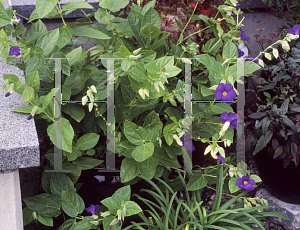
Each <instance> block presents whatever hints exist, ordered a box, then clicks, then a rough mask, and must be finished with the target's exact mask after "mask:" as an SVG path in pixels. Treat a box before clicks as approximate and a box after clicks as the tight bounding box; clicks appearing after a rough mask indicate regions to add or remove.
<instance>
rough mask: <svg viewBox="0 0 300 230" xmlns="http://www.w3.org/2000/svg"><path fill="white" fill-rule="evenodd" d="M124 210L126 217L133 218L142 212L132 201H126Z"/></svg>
mask: <svg viewBox="0 0 300 230" xmlns="http://www.w3.org/2000/svg"><path fill="white" fill-rule="evenodd" d="M125 208H126V216H133V215H135V214H138V213H139V212H141V211H143V210H142V209H141V207H140V206H139V205H138V204H137V203H135V202H134V201H126V202H125Z"/></svg>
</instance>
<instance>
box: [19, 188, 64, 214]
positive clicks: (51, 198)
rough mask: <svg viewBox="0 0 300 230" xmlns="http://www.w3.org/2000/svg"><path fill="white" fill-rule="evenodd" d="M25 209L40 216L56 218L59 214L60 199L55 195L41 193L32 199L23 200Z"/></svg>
mask: <svg viewBox="0 0 300 230" xmlns="http://www.w3.org/2000/svg"><path fill="white" fill-rule="evenodd" d="M23 200H24V202H25V204H26V205H27V207H28V208H29V209H30V210H32V211H34V212H37V213H39V214H41V215H44V216H48V217H58V216H59V215H60V214H61V211H60V208H61V201H60V197H59V196H58V195H56V194H47V193H42V194H40V195H37V196H34V197H28V198H25V199H23Z"/></svg>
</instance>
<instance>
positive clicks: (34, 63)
mask: <svg viewBox="0 0 300 230" xmlns="http://www.w3.org/2000/svg"><path fill="white" fill-rule="evenodd" d="M43 63H44V59H39V58H38V57H37V56H34V57H33V58H30V60H29V61H28V62H27V63H26V69H25V74H26V75H27V74H30V73H31V72H33V71H35V70H38V69H39V68H40V67H41V66H42V65H43Z"/></svg>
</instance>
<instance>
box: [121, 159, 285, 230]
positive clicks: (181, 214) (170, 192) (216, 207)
mask: <svg viewBox="0 0 300 230" xmlns="http://www.w3.org/2000/svg"><path fill="white" fill-rule="evenodd" d="M217 167H218V170H217V177H216V178H218V181H217V182H216V183H217V189H216V198H215V200H214V203H213V207H212V209H211V210H206V209H205V208H204V207H202V203H203V201H201V193H202V192H203V186H200V184H199V183H198V186H197V187H195V189H193V190H192V192H191V193H189V192H188V190H189V189H188V186H189V184H190V183H191V182H192V181H193V178H194V176H195V175H196V174H197V173H199V172H195V173H194V174H193V175H191V174H190V175H189V176H188V179H189V181H188V183H187V182H186V178H184V177H183V176H182V175H181V173H180V172H178V176H177V177H176V178H175V179H174V181H173V182H172V181H169V183H168V182H167V181H164V180H161V179H159V178H157V180H158V181H159V183H158V184H155V183H154V182H153V181H151V180H149V179H148V178H146V177H143V176H140V177H141V178H143V179H144V180H146V181H147V182H148V183H150V184H151V185H152V186H153V189H152V190H156V192H154V191H152V190H146V189H142V190H141V191H144V192H147V193H149V194H150V195H151V196H152V197H154V199H155V200H156V202H155V203H154V202H152V201H150V200H147V199H144V198H142V197H141V196H139V195H135V196H137V197H138V198H139V199H140V200H141V201H142V202H144V203H145V204H147V206H148V207H149V208H150V210H146V211H145V213H146V212H147V213H148V214H149V215H150V217H148V218H147V217H146V214H144V213H139V214H138V215H139V216H140V218H141V220H142V222H138V223H136V222H132V225H130V226H128V227H126V228H125V229H124V230H127V229H128V230H129V229H153V230H158V229H174V230H179V229H224V230H225V229H249V230H250V229H253V224H257V225H258V226H259V227H260V228H261V229H264V227H263V225H266V220H265V217H268V216H276V217H279V218H284V219H288V218H286V217H285V216H284V215H283V214H281V213H279V212H265V211H266V210H265V209H268V208H269V207H270V206H267V205H268V204H267V202H266V201H265V200H263V199H256V200H257V202H256V201H255V199H253V198H244V197H242V196H244V195H245V194H246V193H247V191H244V192H242V193H240V194H239V195H238V196H236V197H234V198H232V199H230V200H228V201H227V202H226V203H223V204H222V206H221V197H222V188H223V186H224V185H225V183H227V180H226V175H228V174H227V173H226V172H227V170H228V167H226V169H225V170H224V169H223V166H221V165H220V163H218V166H217ZM200 173H201V172H200ZM223 177H224V178H223ZM175 180H176V181H178V183H179V184H180V186H181V188H183V191H180V190H179V191H178V189H176V188H174V182H175ZM224 181H225V182H224ZM192 183H193V182H192ZM229 184H230V182H229ZM172 185H173V186H172ZM229 186H230V185H229ZM176 187H178V185H177V186H176ZM184 191H185V196H184V195H183V192H184ZM179 194H180V195H179ZM242 199H244V201H242ZM258 200H259V201H260V202H259V201H258ZM250 202H252V204H254V205H256V207H252V205H251V203H250ZM258 203H261V204H258ZM142 226H144V227H146V228H142Z"/></svg>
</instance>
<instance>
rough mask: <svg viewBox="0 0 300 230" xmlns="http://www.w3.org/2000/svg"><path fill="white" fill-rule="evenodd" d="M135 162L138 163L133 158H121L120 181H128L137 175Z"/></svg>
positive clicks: (137, 170)
mask: <svg viewBox="0 0 300 230" xmlns="http://www.w3.org/2000/svg"><path fill="white" fill-rule="evenodd" d="M137 164H138V163H137V162H136V161H135V160H134V159H130V158H125V159H123V160H122V165H121V172H120V176H121V182H122V183H125V182H128V181H130V180H132V179H134V178H135V177H137V176H138V175H139V173H140V171H139V169H138V167H137Z"/></svg>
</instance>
